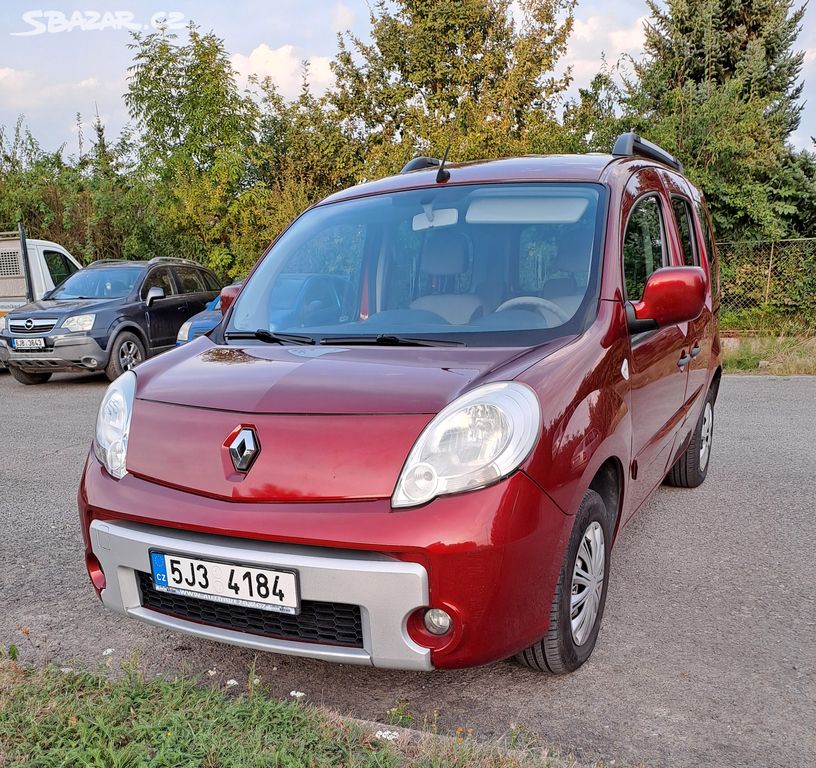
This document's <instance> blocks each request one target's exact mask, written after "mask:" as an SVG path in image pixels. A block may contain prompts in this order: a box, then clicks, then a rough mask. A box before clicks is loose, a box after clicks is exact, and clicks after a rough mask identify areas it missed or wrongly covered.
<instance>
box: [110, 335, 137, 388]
mask: <svg viewBox="0 0 816 768" xmlns="http://www.w3.org/2000/svg"><path fill="white" fill-rule="evenodd" d="M144 359H145V348H144V344H142V340H141V339H140V338H139V337H138V336H137V335H136V334H134V333H130V331H122V333H120V334H119V335H118V336H117V337H116V338H115V339H114V340H113V346H112V347H111V354H110V360H109V361H108V364H107V366H106V367H105V374H106V375H107V377H108V378H109V379H110V380H111V381H113V380H114V379H118V378H119V377H120V376H121V375H122V374H123V373H124V372H125V371H132V370H133V369H134V368H135V367H136V366H137V365H139V363H141V362H143V361H144Z"/></svg>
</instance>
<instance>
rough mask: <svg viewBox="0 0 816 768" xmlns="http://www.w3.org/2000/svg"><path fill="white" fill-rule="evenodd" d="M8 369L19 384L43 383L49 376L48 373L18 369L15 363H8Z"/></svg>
mask: <svg viewBox="0 0 816 768" xmlns="http://www.w3.org/2000/svg"><path fill="white" fill-rule="evenodd" d="M9 371H11V375H12V376H14V378H15V379H17V381H19V382H20V384H45V382H46V381H48V379H50V378H51V374H50V373H29V372H28V371H22V370H20V369H19V368H18V367H17V366H16V365H10V366H9Z"/></svg>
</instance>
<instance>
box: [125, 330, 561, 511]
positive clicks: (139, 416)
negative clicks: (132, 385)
mask: <svg viewBox="0 0 816 768" xmlns="http://www.w3.org/2000/svg"><path fill="white" fill-rule="evenodd" d="M568 341H569V339H559V340H558V341H553V342H551V343H550V344H548V345H546V347H544V348H542V347H538V348H536V349H535V350H522V349H518V348H510V349H508V348H503V349H484V348H464V347H453V348H451V347H399V348H392V347H379V348H373V347H348V348H342V347H306V346H302V347H301V346H272V345H269V346H266V345H265V346H257V345H247V346H230V347H225V346H217V345H215V344H213V343H212V342H211V341H210V340H209V339H208V338H206V337H201V338H199V339H197V340H196V341H193V342H191V343H190V344H187V345H184V346H182V347H178V348H177V349H176V350H174V351H172V352H169V353H167V354H165V355H161V356H160V357H158V358H154V359H153V360H149V361H147V362H146V363H144V364H142V365H141V366H140V367H139V369H138V370H137V373H136V376H137V379H138V384H137V391H136V402H135V403H134V409H133V418H132V422H131V428H130V436H129V438H128V458H127V468H128V471H129V472H130V473H132V474H134V475H136V476H139V477H142V478H145V479H148V480H151V481H154V482H158V483H161V484H162V485H169V486H172V487H176V488H179V489H182V490H185V491H190V492H193V493H199V494H202V495H206V496H211V497H216V498H224V499H228V500H240V501H259V502H278V501H280V502H283V501H287V502H292V501H337V500H348V499H372V498H388V497H389V496H390V495H391V493H392V492H393V489H394V485H395V483H396V481H397V477H398V476H399V473H400V470H401V468H402V465H403V464H404V462H405V459H406V457H407V455H408V453H409V451H410V450H411V447H412V446H413V444H414V442H415V441H416V439H417V437H418V436H419V434H420V433H421V432H422V430H423V429H424V428H425V426H426V425H427V424H428V422H429V421H430V420H431V419H432V418H433V416H434V415H435V414H436V413H438V412H439V411H440V410H441V409H442V408H443V407H444V406H445V405H447V404H448V403H449V402H451V401H452V400H454V399H455V398H456V397H457V396H459V395H460V394H461V393H463V392H464V391H465V390H467V389H470V388H472V387H473V386H475V385H477V384H480V383H483V382H487V381H491V380H499V379H503V380H507V379H512V378H514V377H515V376H517V375H519V374H520V373H521V372H522V371H523V370H524V369H525V368H527V367H528V366H529V365H531V364H532V363H533V362H535V361H537V360H540V359H541V357H542V356H543V355H545V354H548V353H550V352H552V351H555V350H556V349H558V348H560V347H562V346H563V345H564V344H566V343H567V342H568ZM250 427H251V428H252V429H253V430H254V432H255V435H256V438H257V441H258V444H259V445H260V450H259V453H258V455H257V458H256V460H255V462H254V464H253V465H252V467H251V468H250V469H249V471H248V472H245V473H240V472H237V471H236V470H235V468H234V466H233V463H232V460H231V458H230V452H229V448H230V445H231V444H232V443H233V440H234V439H235V437H236V436H237V434H238V432H239V431H240V430H241V429H242V428H250Z"/></svg>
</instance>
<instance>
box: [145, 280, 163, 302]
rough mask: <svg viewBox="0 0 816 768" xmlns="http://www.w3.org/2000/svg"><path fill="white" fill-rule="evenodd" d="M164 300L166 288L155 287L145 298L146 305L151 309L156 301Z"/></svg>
mask: <svg viewBox="0 0 816 768" xmlns="http://www.w3.org/2000/svg"><path fill="white" fill-rule="evenodd" d="M163 298H164V288H162V287H160V286H158V285H154V286H153V287H152V288H150V289H149V290H148V291H147V296H146V297H145V304H147V306H148V307H149V306H150V305H151V304H152V303H153V302H154V301H157V300H158V299H163Z"/></svg>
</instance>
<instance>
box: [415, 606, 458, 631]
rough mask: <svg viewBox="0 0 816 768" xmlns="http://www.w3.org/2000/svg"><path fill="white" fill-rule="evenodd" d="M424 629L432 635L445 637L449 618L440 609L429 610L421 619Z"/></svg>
mask: <svg viewBox="0 0 816 768" xmlns="http://www.w3.org/2000/svg"><path fill="white" fill-rule="evenodd" d="M422 621H423V623H424V624H425V629H427V630H428V632H430V633H431V634H432V635H446V634H447V633H448V632H450V629H451V625H452V623H453V622H452V621H451V617H450V616H449V615H448V614H447V613H446V612H445V611H443V610H442V609H441V608H429V609H428V610H427V611H425V615H424V616H423V617H422Z"/></svg>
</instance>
